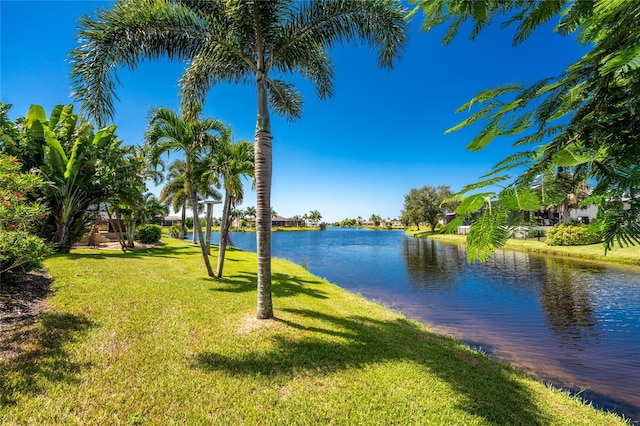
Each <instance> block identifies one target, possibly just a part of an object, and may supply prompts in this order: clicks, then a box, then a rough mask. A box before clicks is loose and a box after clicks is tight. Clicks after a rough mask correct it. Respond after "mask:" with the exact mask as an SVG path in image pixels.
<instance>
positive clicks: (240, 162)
mask: <svg viewBox="0 0 640 426" xmlns="http://www.w3.org/2000/svg"><path fill="white" fill-rule="evenodd" d="M209 167H210V174H211V175H212V177H213V179H214V180H215V181H218V182H221V183H222V186H223V187H224V206H223V208H222V223H221V226H220V245H219V246H218V264H217V268H216V276H217V277H218V278H221V277H222V270H223V268H224V256H225V252H226V249H227V243H228V240H229V228H230V226H231V216H230V213H231V208H232V207H234V208H235V207H236V206H237V205H238V204H240V203H242V199H243V198H244V188H243V184H242V179H241V178H242V176H249V177H252V176H253V171H254V151H253V145H252V144H251V142H249V141H245V140H243V141H238V142H235V143H234V142H233V136H232V133H231V128H230V127H228V126H225V127H224V128H223V129H221V130H220V135H219V138H218V143H217V145H216V147H215V150H214V154H213V156H212V157H211V163H210V166H209ZM241 213H242V212H241V211H237V212H236V214H237V215H238V216H240V214H241Z"/></svg>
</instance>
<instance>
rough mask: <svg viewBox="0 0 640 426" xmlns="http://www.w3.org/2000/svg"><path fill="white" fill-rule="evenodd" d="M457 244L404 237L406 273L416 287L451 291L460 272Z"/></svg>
mask: <svg viewBox="0 0 640 426" xmlns="http://www.w3.org/2000/svg"><path fill="white" fill-rule="evenodd" d="M458 247H459V246H455V245H442V244H438V243H437V242H436V241H433V240H425V239H419V238H412V239H409V238H406V239H404V240H403V241H402V251H403V255H404V260H405V264H406V267H407V275H408V277H409V280H410V281H411V283H412V284H413V285H415V286H418V287H424V288H427V289H428V288H431V289H439V290H448V291H451V290H452V289H453V287H454V286H455V284H456V280H455V279H453V278H454V277H457V276H459V275H460V274H461V272H462V259H461V257H460V253H459V251H458Z"/></svg>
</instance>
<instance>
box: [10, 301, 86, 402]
mask: <svg viewBox="0 0 640 426" xmlns="http://www.w3.org/2000/svg"><path fill="white" fill-rule="evenodd" d="M94 326H95V325H94V323H93V322H91V321H90V320H88V319H87V318H86V317H84V316H79V315H71V314H58V313H45V314H42V315H41V316H40V317H39V319H38V320H37V321H36V322H35V323H33V322H30V323H24V324H21V325H20V326H19V327H17V328H16V329H14V330H13V331H12V333H11V335H10V336H7V337H4V336H2V339H1V340H0V344H1V349H2V358H1V359H0V389H2V392H1V393H0V408H1V407H3V406H6V405H10V404H13V403H14V402H15V401H16V400H17V399H18V398H19V397H20V395H24V394H37V393H40V392H43V391H44V390H45V388H46V387H47V386H48V384H49V383H52V382H63V383H76V382H79V379H78V376H79V374H80V372H81V371H82V370H83V369H85V368H87V367H89V365H88V364H87V363H79V362H76V361H73V360H72V359H71V355H70V354H69V353H68V352H67V350H66V349H65V348H66V346H67V344H68V343H70V342H74V341H76V339H78V337H79V336H82V335H83V334H85V333H86V332H87V331H88V330H89V329H91V328H92V327H94ZM0 411H1V410H0Z"/></svg>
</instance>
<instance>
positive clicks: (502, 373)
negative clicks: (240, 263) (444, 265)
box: [194, 309, 551, 425]
mask: <svg viewBox="0 0 640 426" xmlns="http://www.w3.org/2000/svg"><path fill="white" fill-rule="evenodd" d="M283 311H284V312H287V314H286V315H285V316H286V317H287V318H290V319H286V320H285V319H275V321H279V322H281V323H283V324H285V325H286V326H288V327H292V328H295V329H298V330H302V331H303V332H304V333H303V335H304V338H302V339H298V340H291V339H288V338H287V337H285V336H283V335H281V334H275V335H274V336H273V337H272V339H273V340H274V346H275V347H274V349H273V350H271V351H267V352H257V351H256V352H254V353H242V354H239V355H237V356H234V357H230V356H226V355H221V354H217V353H215V352H210V351H205V352H202V353H200V354H198V355H197V356H196V357H195V360H194V364H195V366H196V368H202V369H205V370H212V371H216V370H225V371H228V372H230V373H232V374H237V375H265V376H278V375H284V376H291V375H293V374H299V373H300V371H301V370H303V371H308V372H310V374H313V373H314V372H322V374H325V373H327V372H331V371H339V370H342V369H346V368H359V367H364V366H365V365H370V364H376V363H381V362H384V361H390V360H408V361H411V362H414V363H418V364H419V365H421V366H422V367H423V368H425V369H426V370H428V371H429V372H430V373H431V374H434V375H436V376H437V377H439V378H440V379H441V380H443V381H445V382H447V383H448V384H450V385H451V387H452V388H453V389H454V390H455V392H456V393H457V394H458V395H463V396H466V398H459V400H460V402H459V403H458V404H459V405H458V406H459V408H460V409H461V410H464V411H466V412H468V413H470V414H472V415H476V416H481V417H483V418H484V419H486V420H487V421H488V422H490V423H495V424H513V425H516V424H526V425H541V424H549V423H550V422H551V419H549V418H548V416H547V415H546V414H545V413H544V412H543V410H542V409H540V408H539V407H537V406H536V403H535V402H534V401H533V400H532V399H531V396H530V395H529V393H528V389H527V388H526V387H524V386H523V385H522V384H520V383H519V382H518V381H516V380H514V378H513V377H512V376H511V374H512V370H511V368H510V367H508V366H505V365H502V364H498V363H496V362H494V361H491V360H489V359H488V358H487V357H485V356H483V355H482V354H480V353H476V352H471V351H468V350H464V349H462V348H461V347H460V346H459V345H458V343H456V342H455V341H454V340H453V339H450V338H447V337H442V336H438V335H436V334H433V333H429V332H425V331H424V330H421V329H420V328H419V327H418V326H416V325H415V324H413V323H411V322H410V321H407V320H394V321H379V320H373V319H370V318H366V317H361V316H354V317H339V316H332V315H326V314H322V313H318V312H314V311H311V310H298V309H285V310H283ZM308 324H313V325H308ZM323 334H324V335H327V336H332V337H331V338H330V339H327V338H323V337H322V335H323ZM334 337H341V338H342V340H341V341H339V342H336V340H335V338H334ZM425 404H428V401H425Z"/></svg>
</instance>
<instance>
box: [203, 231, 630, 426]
mask: <svg viewBox="0 0 640 426" xmlns="http://www.w3.org/2000/svg"><path fill="white" fill-rule="evenodd" d="M218 239H219V236H218V235H217V234H215V235H214V236H213V241H214V242H217V240H218ZM232 239H233V242H234V243H235V245H236V246H237V247H239V248H242V249H245V250H250V251H255V250H256V242H255V234H253V233H233V234H232ZM272 255H273V256H274V257H280V258H285V259H288V260H291V261H293V262H296V263H299V264H301V263H306V264H307V268H308V269H309V271H311V272H312V273H314V274H315V275H318V276H320V277H323V278H326V279H327V280H329V281H331V282H333V283H336V284H338V285H340V286H341V287H343V288H345V289H348V290H350V291H352V292H357V293H360V294H362V295H364V296H365V297H367V298H369V299H373V300H376V301H379V302H381V303H383V304H385V305H387V306H390V307H391V308H393V309H395V310H398V311H401V312H403V313H404V314H405V315H406V316H408V317H411V318H413V319H416V320H418V321H421V322H423V323H425V324H427V325H429V326H430V327H431V328H433V329H435V330H438V331H440V332H443V333H447V334H450V335H453V336H455V337H456V338H458V339H459V340H462V341H464V342H466V343H468V344H470V345H471V346H473V347H478V348H481V349H482V350H483V351H485V352H486V353H487V354H489V355H490V356H493V357H496V358H500V359H505V360H508V361H509V362H511V363H512V364H514V365H517V366H518V367H520V368H522V369H524V370H526V371H529V372H531V373H534V374H535V375H536V376H538V377H539V378H541V379H542V380H544V381H545V382H551V383H553V384H555V385H557V386H562V387H564V388H569V389H572V390H574V391H575V390H580V389H586V390H584V392H583V393H582V395H583V396H584V397H586V398H588V399H591V400H593V401H594V403H595V404H596V405H598V406H600V407H603V408H605V409H608V410H614V411H617V412H619V413H622V414H624V415H625V416H627V417H630V418H632V419H635V420H639V419H640V392H639V390H640V268H638V267H626V266H617V265H607V264H601V263H594V262H582V261H578V260H570V259H564V258H558V257H550V256H540V255H533V254H525V253H516V252H507V251H498V252H497V253H496V255H495V256H494V258H493V259H492V260H491V261H489V262H488V263H485V264H477V265H468V264H467V262H466V254H465V251H464V247H462V246H458V245H452V244H446V243H439V242H437V241H432V240H422V239H417V238H412V237H407V236H405V234H404V232H403V231H370V230H358V229H340V228H329V229H328V230H327V231H324V232H275V233H273V237H272Z"/></svg>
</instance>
